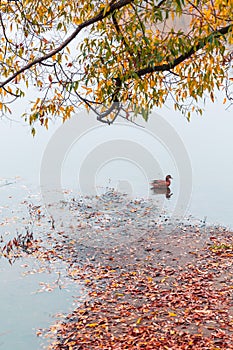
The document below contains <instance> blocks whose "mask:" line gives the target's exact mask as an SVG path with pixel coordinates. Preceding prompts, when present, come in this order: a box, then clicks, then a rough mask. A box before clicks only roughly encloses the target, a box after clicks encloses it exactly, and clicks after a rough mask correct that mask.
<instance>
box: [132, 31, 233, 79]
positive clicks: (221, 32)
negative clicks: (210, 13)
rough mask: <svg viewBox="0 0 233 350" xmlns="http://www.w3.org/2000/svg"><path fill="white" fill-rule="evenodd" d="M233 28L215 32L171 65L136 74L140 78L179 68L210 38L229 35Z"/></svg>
mask: <svg viewBox="0 0 233 350" xmlns="http://www.w3.org/2000/svg"><path fill="white" fill-rule="evenodd" d="M232 28H233V24H230V25H228V26H226V27H223V28H221V29H219V30H216V31H214V32H213V33H211V34H210V35H208V36H207V37H205V38H204V39H202V40H201V41H200V42H199V43H198V44H197V45H195V46H193V47H191V49H190V50H189V51H187V52H186V53H185V54H183V55H180V56H179V57H177V58H176V59H174V61H173V62H171V63H166V64H161V65H159V66H153V67H146V68H142V69H139V70H138V71H136V72H135V73H136V74H137V75H138V76H139V77H142V76H144V75H146V74H148V73H155V72H165V71H170V70H171V69H173V68H175V67H176V66H178V65H179V64H180V63H182V62H184V61H185V60H186V59H187V58H190V57H191V56H192V55H193V54H195V53H196V52H198V51H199V50H201V49H203V47H205V46H206V44H207V43H208V42H209V40H210V38H211V37H212V36H215V37H219V36H221V35H225V34H227V33H229V31H230V30H231V29H232Z"/></svg>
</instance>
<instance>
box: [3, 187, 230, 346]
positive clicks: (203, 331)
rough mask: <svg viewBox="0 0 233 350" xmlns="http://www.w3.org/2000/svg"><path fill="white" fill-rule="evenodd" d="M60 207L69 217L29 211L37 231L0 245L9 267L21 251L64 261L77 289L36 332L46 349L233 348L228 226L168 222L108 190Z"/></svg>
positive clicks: (146, 205) (150, 207)
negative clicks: (70, 305) (65, 310)
mask: <svg viewBox="0 0 233 350" xmlns="http://www.w3.org/2000/svg"><path fill="white" fill-rule="evenodd" d="M103 196H105V197H103ZM60 205H61V206H63V208H64V211H67V212H69V215H68V219H69V222H64V218H63V221H62V222H60V223H59V222H57V221H54V219H53V218H51V217H50V216H49V214H48V213H47V212H46V211H45V210H44V208H43V207H42V206H39V207H38V208H35V212H33V211H32V207H31V208H30V210H31V214H30V215H31V217H32V216H33V220H34V221H37V222H38V221H40V225H39V226H38V227H39V228H41V232H42V231H43V234H42V233H41V234H39V236H38V234H37V237H36V238H34V232H32V231H30V230H29V229H28V228H27V229H25V233H24V234H21V235H18V236H17V237H15V238H14V239H13V240H11V241H9V242H2V243H1V244H2V249H1V254H2V255H3V256H5V257H6V258H8V259H9V260H10V261H11V263H12V261H13V259H17V258H19V257H20V256H22V254H27V255H28V256H32V257H33V258H36V259H38V260H39V261H40V262H41V264H44V265H46V263H49V265H50V266H51V263H52V268H54V269H56V262H57V261H60V262H64V264H65V266H66V267H65V274H66V276H65V277H66V279H69V281H70V283H78V284H79V285H82V286H83V288H84V289H83V290H85V298H83V299H84V300H80V299H79V298H77V300H75V303H76V308H75V309H74V310H73V312H72V313H70V314H68V315H65V316H64V317H63V318H62V319H60V320H59V321H57V323H56V324H54V325H52V326H51V327H50V329H46V330H41V329H39V330H38V332H37V334H38V336H43V337H46V338H49V339H50V338H51V339H50V346H49V347H47V349H48V350H72V349H74V350H92V349H104V350H105V349H106V350H107V349H116V350H117V349H122V350H124V349H133V350H134V349H135V350H136V349H146V350H149V349H197V350H199V349H203V350H204V349H210V350H219V349H226V350H228V349H229V350H230V349H233V298H232V296H233V273H232V271H233V270H232V261H233V259H232V257H233V238H232V232H230V231H228V230H227V229H226V228H224V227H211V226H207V225H201V224H200V223H198V222H191V220H190V221H189V220H187V221H186V222H183V223H181V222H180V221H177V222H176V223H175V224H173V225H171V223H170V222H169V220H168V219H167V216H166V215H164V216H162V215H160V216H159V213H158V210H157V208H156V205H155V203H154V202H152V201H150V200H148V201H147V200H130V199H129V198H127V197H126V196H124V195H122V194H119V193H117V192H112V193H110V192H108V193H107V194H104V195H102V197H101V198H100V197H98V196H96V197H86V198H76V199H74V198H72V199H70V200H67V201H64V202H63V203H60ZM38 211H39V212H38ZM43 211H44V212H43ZM34 221H33V222H34ZM42 221H43V223H42ZM46 225H47V226H46ZM44 226H46V228H47V229H46V230H44V229H43V230H42V228H43V227H44ZM68 227H69V230H67V228H68ZM124 228H125V230H124ZM82 231H83V232H82ZM80 232H81V233H80ZM103 232H104V234H103ZM85 234H87V236H88V238H87V239H86V240H85ZM108 234H109V236H108ZM101 242H102V245H101ZM38 272H39V271H38ZM63 273H64V271H63ZM62 278H63V276H62V275H61V274H60V273H59V272H58V278H57V281H55V283H54V286H53V287H50V286H47V285H46V284H44V283H43V282H42V283H41V287H42V290H43V289H44V290H46V289H48V291H52V290H54V288H55V286H56V287H59V285H60V286H61V285H62V283H63V284H64V282H62Z"/></svg>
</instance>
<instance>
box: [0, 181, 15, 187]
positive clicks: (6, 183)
mask: <svg viewBox="0 0 233 350" xmlns="http://www.w3.org/2000/svg"><path fill="white" fill-rule="evenodd" d="M13 183H14V182H7V180H6V182H5V183H4V184H0V187H4V186H7V185H13Z"/></svg>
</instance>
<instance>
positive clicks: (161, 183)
mask: <svg viewBox="0 0 233 350" xmlns="http://www.w3.org/2000/svg"><path fill="white" fill-rule="evenodd" d="M171 179H172V176H171V175H167V176H166V178H165V180H153V181H152V183H151V185H152V189H164V188H165V189H166V188H169V186H170V184H171Z"/></svg>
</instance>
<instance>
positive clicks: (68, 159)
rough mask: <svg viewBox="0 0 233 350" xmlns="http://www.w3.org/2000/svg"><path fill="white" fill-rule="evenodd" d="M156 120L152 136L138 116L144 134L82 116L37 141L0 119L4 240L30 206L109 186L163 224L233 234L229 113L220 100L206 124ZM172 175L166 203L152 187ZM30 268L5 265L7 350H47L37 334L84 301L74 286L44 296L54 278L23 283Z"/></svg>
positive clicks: (2, 326) (2, 303)
mask: <svg viewBox="0 0 233 350" xmlns="http://www.w3.org/2000/svg"><path fill="white" fill-rule="evenodd" d="M156 112H157V113H158V115H159V116H158V117H156V113H154V114H153V115H152V117H151V118H154V120H153V122H152V123H151V124H148V126H147V127H146V128H145V125H144V123H143V121H142V120H141V119H140V118H139V119H138V120H136V122H137V123H138V124H139V126H137V125H135V124H129V123H125V122H124V121H122V122H121V120H119V122H120V123H116V124H115V125H113V126H106V125H100V124H98V123H96V122H93V119H91V117H90V116H89V117H88V116H85V115H84V114H85V113H81V114H80V115H78V116H77V118H76V120H74V121H73V122H67V124H66V123H65V124H64V125H63V126H61V123H58V122H57V123H55V124H53V123H51V124H50V128H49V130H44V129H42V128H40V127H38V129H37V135H36V137H35V138H32V136H31V134H30V128H29V127H28V126H27V125H25V124H24V123H23V122H22V121H20V120H19V118H17V113H16V112H14V115H13V116H12V119H13V121H10V120H8V119H3V120H1V126H0V160H1V171H0V199H1V200H0V218H1V220H0V221H1V226H0V229H1V230H0V234H1V235H3V236H4V238H6V239H7V237H12V236H14V234H15V233H16V232H17V231H18V232H20V231H21V230H23V229H24V228H25V225H26V224H27V220H28V212H27V209H28V204H31V205H37V204H42V205H43V204H45V205H46V204H48V203H49V202H50V201H51V202H54V201H59V200H61V199H63V198H66V197H70V196H76V195H82V196H85V195H99V194H101V193H103V192H105V191H107V190H109V189H110V188H114V189H116V190H118V191H120V192H125V193H128V195H129V196H130V197H132V198H142V197H143V198H146V199H149V200H153V201H156V202H157V206H158V211H157V213H156V215H157V216H158V218H159V216H160V215H168V216H170V217H173V218H175V217H176V215H177V216H179V219H180V220H182V219H183V220H186V219H187V218H190V217H192V220H193V221H194V222H195V220H196V221H204V222H206V223H209V224H212V225H224V226H227V227H229V228H232V227H233V215H232V213H233V210H232V209H233V208H232V207H233V206H232V196H233V184H232V174H233V158H232V150H233V139H232V130H233V118H232V112H231V110H230V109H228V110H226V107H225V106H223V105H222V104H221V103H220V102H219V103H215V104H209V105H207V106H206V110H205V113H204V115H203V117H196V116H193V119H192V120H191V122H190V123H188V122H187V121H186V120H185V119H184V117H181V116H180V115H179V114H178V113H175V112H174V111H172V110H170V109H167V108H163V109H162V110H160V111H159V112H158V111H156ZM85 118H86V119H85ZM156 118H157V119H156ZM167 174H171V175H172V176H173V181H172V184H171V192H172V196H171V197H170V199H167V198H166V196H165V194H154V193H153V192H152V191H151V189H150V181H151V180H152V179H153V178H161V177H164V176H165V175H167ZM25 203H27V205H25ZM52 214H53V213H52ZM37 229H38V228H37ZM28 263H29V262H28V261H25V260H23V261H17V262H16V263H15V264H13V265H12V266H11V265H10V264H9V263H8V262H7V260H6V259H4V258H1V259H0V281H1V282H0V283H1V292H0V296H1V298H0V310H1V316H0V348H1V349H4V350H11V349H17V350H23V349H24V350H25V349H31V350H38V349H41V348H42V345H41V343H40V341H39V340H38V339H37V338H36V336H35V330H36V329H38V328H43V327H47V326H48V325H49V324H51V323H52V322H53V321H54V315H55V314H57V313H59V312H68V311H69V310H71V309H72V302H73V297H74V295H75V296H76V297H77V296H78V295H79V293H80V298H81V297H82V295H81V294H82V292H81V290H80V289H79V287H78V286H76V287H74V286H69V288H64V289H62V290H60V289H56V290H54V291H53V292H46V291H43V292H38V289H39V286H40V282H41V281H44V282H48V283H52V282H53V281H55V280H56V279H57V275H56V273H55V272H50V273H48V272H43V273H42V274H40V275H37V274H31V275H30V274H29V275H26V276H23V273H24V272H25V266H27V264H28ZM34 263H35V264H36V262H34ZM30 268H33V267H32V266H30ZM59 268H60V269H61V270H62V269H63V268H64V267H63V266H61V267H59Z"/></svg>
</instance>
